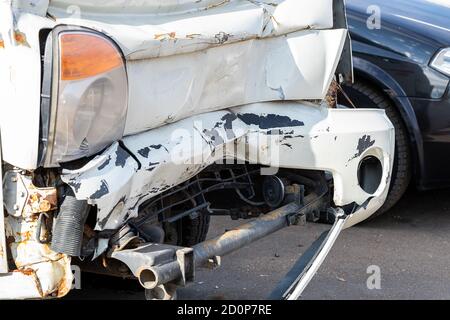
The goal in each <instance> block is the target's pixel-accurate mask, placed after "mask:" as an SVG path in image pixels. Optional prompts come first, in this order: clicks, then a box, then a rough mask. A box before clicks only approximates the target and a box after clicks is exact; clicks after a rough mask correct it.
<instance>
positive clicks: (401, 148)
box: [339, 81, 411, 219]
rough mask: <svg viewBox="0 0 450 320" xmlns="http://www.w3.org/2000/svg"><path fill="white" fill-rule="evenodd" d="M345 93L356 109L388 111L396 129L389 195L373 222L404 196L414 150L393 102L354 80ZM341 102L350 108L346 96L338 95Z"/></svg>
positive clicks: (372, 88)
mask: <svg viewBox="0 0 450 320" xmlns="http://www.w3.org/2000/svg"><path fill="white" fill-rule="evenodd" d="M343 90H344V91H345V93H346V94H347V95H348V96H349V97H350V99H351V101H352V102H353V104H354V105H355V106H356V107H357V108H378V109H383V110H385V111H386V115H387V116H388V118H389V119H390V120H391V122H392V124H393V125H394V128H395V155H394V167H393V170H392V178H391V185H390V189H389V194H388V197H387V199H386V202H385V203H384V205H383V206H382V207H381V208H380V209H379V210H378V211H377V212H376V213H375V214H374V215H372V216H371V219H373V218H375V217H377V216H379V215H381V214H383V213H385V212H386V211H388V210H389V209H391V208H392V207H393V206H394V205H395V204H396V203H397V202H398V201H399V200H400V198H401V197H402V196H403V194H404V193H405V191H406V189H407V188H408V185H409V183H410V181H411V150H410V141H409V138H408V133H407V131H406V127H405V124H404V123H403V120H402V118H401V116H400V113H399V111H398V110H397V109H396V107H395V105H394V103H393V102H392V101H391V100H390V99H389V97H387V96H386V95H385V94H384V93H383V92H381V91H380V90H377V89H376V88H375V87H374V86H372V85H370V84H368V83H365V82H362V81H355V83H354V84H353V85H350V86H345V87H343ZM339 103H340V104H343V105H346V106H349V104H350V103H349V102H348V101H346V99H345V97H343V96H341V95H340V96H339Z"/></svg>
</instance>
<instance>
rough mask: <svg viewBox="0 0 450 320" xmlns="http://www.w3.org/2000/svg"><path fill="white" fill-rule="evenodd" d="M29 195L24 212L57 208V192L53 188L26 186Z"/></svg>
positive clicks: (39, 211) (47, 210) (46, 210)
mask: <svg viewBox="0 0 450 320" xmlns="http://www.w3.org/2000/svg"><path fill="white" fill-rule="evenodd" d="M28 190H29V191H30V195H29V196H28V200H27V204H26V206H25V210H24V211H25V212H27V213H35V214H36V213H41V212H49V211H52V210H55V209H57V206H56V204H57V194H56V189H55V188H43V189H40V188H36V187H35V186H33V185H30V186H28Z"/></svg>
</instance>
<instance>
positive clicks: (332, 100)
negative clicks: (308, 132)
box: [325, 80, 339, 108]
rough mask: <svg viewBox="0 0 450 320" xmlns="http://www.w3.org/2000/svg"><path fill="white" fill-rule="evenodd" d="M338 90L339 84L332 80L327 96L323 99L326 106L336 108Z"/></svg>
mask: <svg viewBox="0 0 450 320" xmlns="http://www.w3.org/2000/svg"><path fill="white" fill-rule="evenodd" d="M338 88H339V84H338V83H337V82H336V80H333V82H331V85H330V88H328V92H327V96H326V97H325V100H326V102H327V105H328V107H330V108H336V105H337V94H338Z"/></svg>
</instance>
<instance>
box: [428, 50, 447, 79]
mask: <svg viewBox="0 0 450 320" xmlns="http://www.w3.org/2000/svg"><path fill="white" fill-rule="evenodd" d="M431 66H432V67H433V68H434V69H436V70H438V71H440V72H442V73H443V74H445V75H447V76H449V77H450V48H446V49H442V50H441V51H439V52H438V54H437V55H436V56H435V57H434V59H433V61H432V62H431Z"/></svg>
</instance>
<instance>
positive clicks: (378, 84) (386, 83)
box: [353, 57, 424, 188]
mask: <svg viewBox="0 0 450 320" xmlns="http://www.w3.org/2000/svg"><path fill="white" fill-rule="evenodd" d="M353 65H354V73H355V79H358V78H360V79H362V80H364V81H365V82H367V83H369V84H371V85H373V86H374V87H375V88H377V89H379V90H380V91H381V92H383V93H384V94H385V95H386V97H388V98H389V99H390V100H391V101H392V102H393V104H394V105H395V107H396V108H397V110H398V111H399V114H400V116H401V118H402V120H403V123H404V124H405V127H406V130H407V131H408V137H409V140H410V142H411V152H412V163H413V170H414V172H413V173H414V175H413V176H414V177H415V178H414V180H415V184H416V186H418V187H419V188H420V186H421V185H422V182H421V181H422V177H423V172H424V151H423V139H422V133H421V131H420V127H419V123H418V121H417V117H416V113H415V111H414V109H413V106H412V104H411V102H410V100H409V98H408V97H407V96H406V93H405V91H404V90H403V88H402V87H401V86H400V85H399V84H398V83H397V81H396V80H395V79H394V78H392V76H390V75H389V74H388V73H387V72H385V71H384V70H383V69H381V68H380V67H378V66H377V65H375V64H373V63H371V62H369V61H367V60H364V59H362V58H359V57H353Z"/></svg>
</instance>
